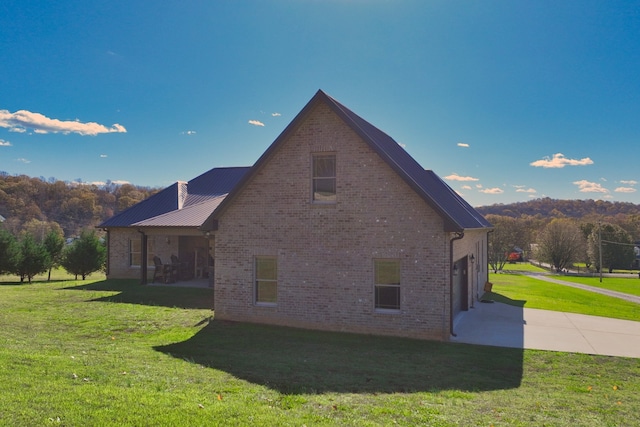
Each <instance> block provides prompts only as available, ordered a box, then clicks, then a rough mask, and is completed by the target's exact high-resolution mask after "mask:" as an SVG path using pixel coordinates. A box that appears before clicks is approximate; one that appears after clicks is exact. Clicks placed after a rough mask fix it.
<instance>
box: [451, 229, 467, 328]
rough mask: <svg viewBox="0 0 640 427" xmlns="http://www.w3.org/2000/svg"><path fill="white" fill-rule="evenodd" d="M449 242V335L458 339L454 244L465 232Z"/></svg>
mask: <svg viewBox="0 0 640 427" xmlns="http://www.w3.org/2000/svg"><path fill="white" fill-rule="evenodd" d="M455 234H456V235H455V236H454V237H452V238H451V240H449V334H450V335H451V336H454V337H456V336H457V335H456V334H455V333H454V332H453V242H454V241H455V240H460V239H462V238H463V237H464V232H456V233H455Z"/></svg>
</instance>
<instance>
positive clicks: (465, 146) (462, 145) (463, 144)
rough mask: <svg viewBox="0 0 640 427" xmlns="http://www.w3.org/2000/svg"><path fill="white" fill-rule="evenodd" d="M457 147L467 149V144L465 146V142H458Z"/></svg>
mask: <svg viewBox="0 0 640 427" xmlns="http://www.w3.org/2000/svg"><path fill="white" fill-rule="evenodd" d="M457 145H458V147H464V148H469V144H467V143H466V142H458V144H457Z"/></svg>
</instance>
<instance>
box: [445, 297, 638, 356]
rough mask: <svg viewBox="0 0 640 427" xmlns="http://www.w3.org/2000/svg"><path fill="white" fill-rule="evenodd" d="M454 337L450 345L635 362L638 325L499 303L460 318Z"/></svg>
mask: <svg viewBox="0 0 640 427" xmlns="http://www.w3.org/2000/svg"><path fill="white" fill-rule="evenodd" d="M639 309H640V308H639ZM454 333H456V335H457V336H456V337H452V338H451V341H452V342H460V343H468V344H479V345H489V346H498V347H514V348H526V349H536V350H552V351H564V352H570V353H587V354H597V355H607V356H622V357H634V358H640V322H633V321H630V320H619V319H610V318H607V317H598V316H587V315H584V314H574V313H562V312H557V311H548V310H537V309H532V308H523V307H516V306H511V305H507V304H502V303H498V302H496V303H476V304H475V308H472V309H469V311H466V312H463V313H461V314H460V315H459V316H458V317H457V318H456V321H455V323H454Z"/></svg>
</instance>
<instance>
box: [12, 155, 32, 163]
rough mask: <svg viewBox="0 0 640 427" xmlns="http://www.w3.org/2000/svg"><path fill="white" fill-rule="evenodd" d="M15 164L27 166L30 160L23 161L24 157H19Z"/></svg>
mask: <svg viewBox="0 0 640 427" xmlns="http://www.w3.org/2000/svg"><path fill="white" fill-rule="evenodd" d="M16 162H20V163H25V164H29V163H31V160H29V159H25V158H24V157H20V158H19V159H16Z"/></svg>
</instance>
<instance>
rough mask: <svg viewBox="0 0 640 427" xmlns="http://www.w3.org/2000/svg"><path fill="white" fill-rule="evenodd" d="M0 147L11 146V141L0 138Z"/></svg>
mask: <svg viewBox="0 0 640 427" xmlns="http://www.w3.org/2000/svg"><path fill="white" fill-rule="evenodd" d="M0 147H11V143H10V142H9V141H5V140H4V139H0Z"/></svg>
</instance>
